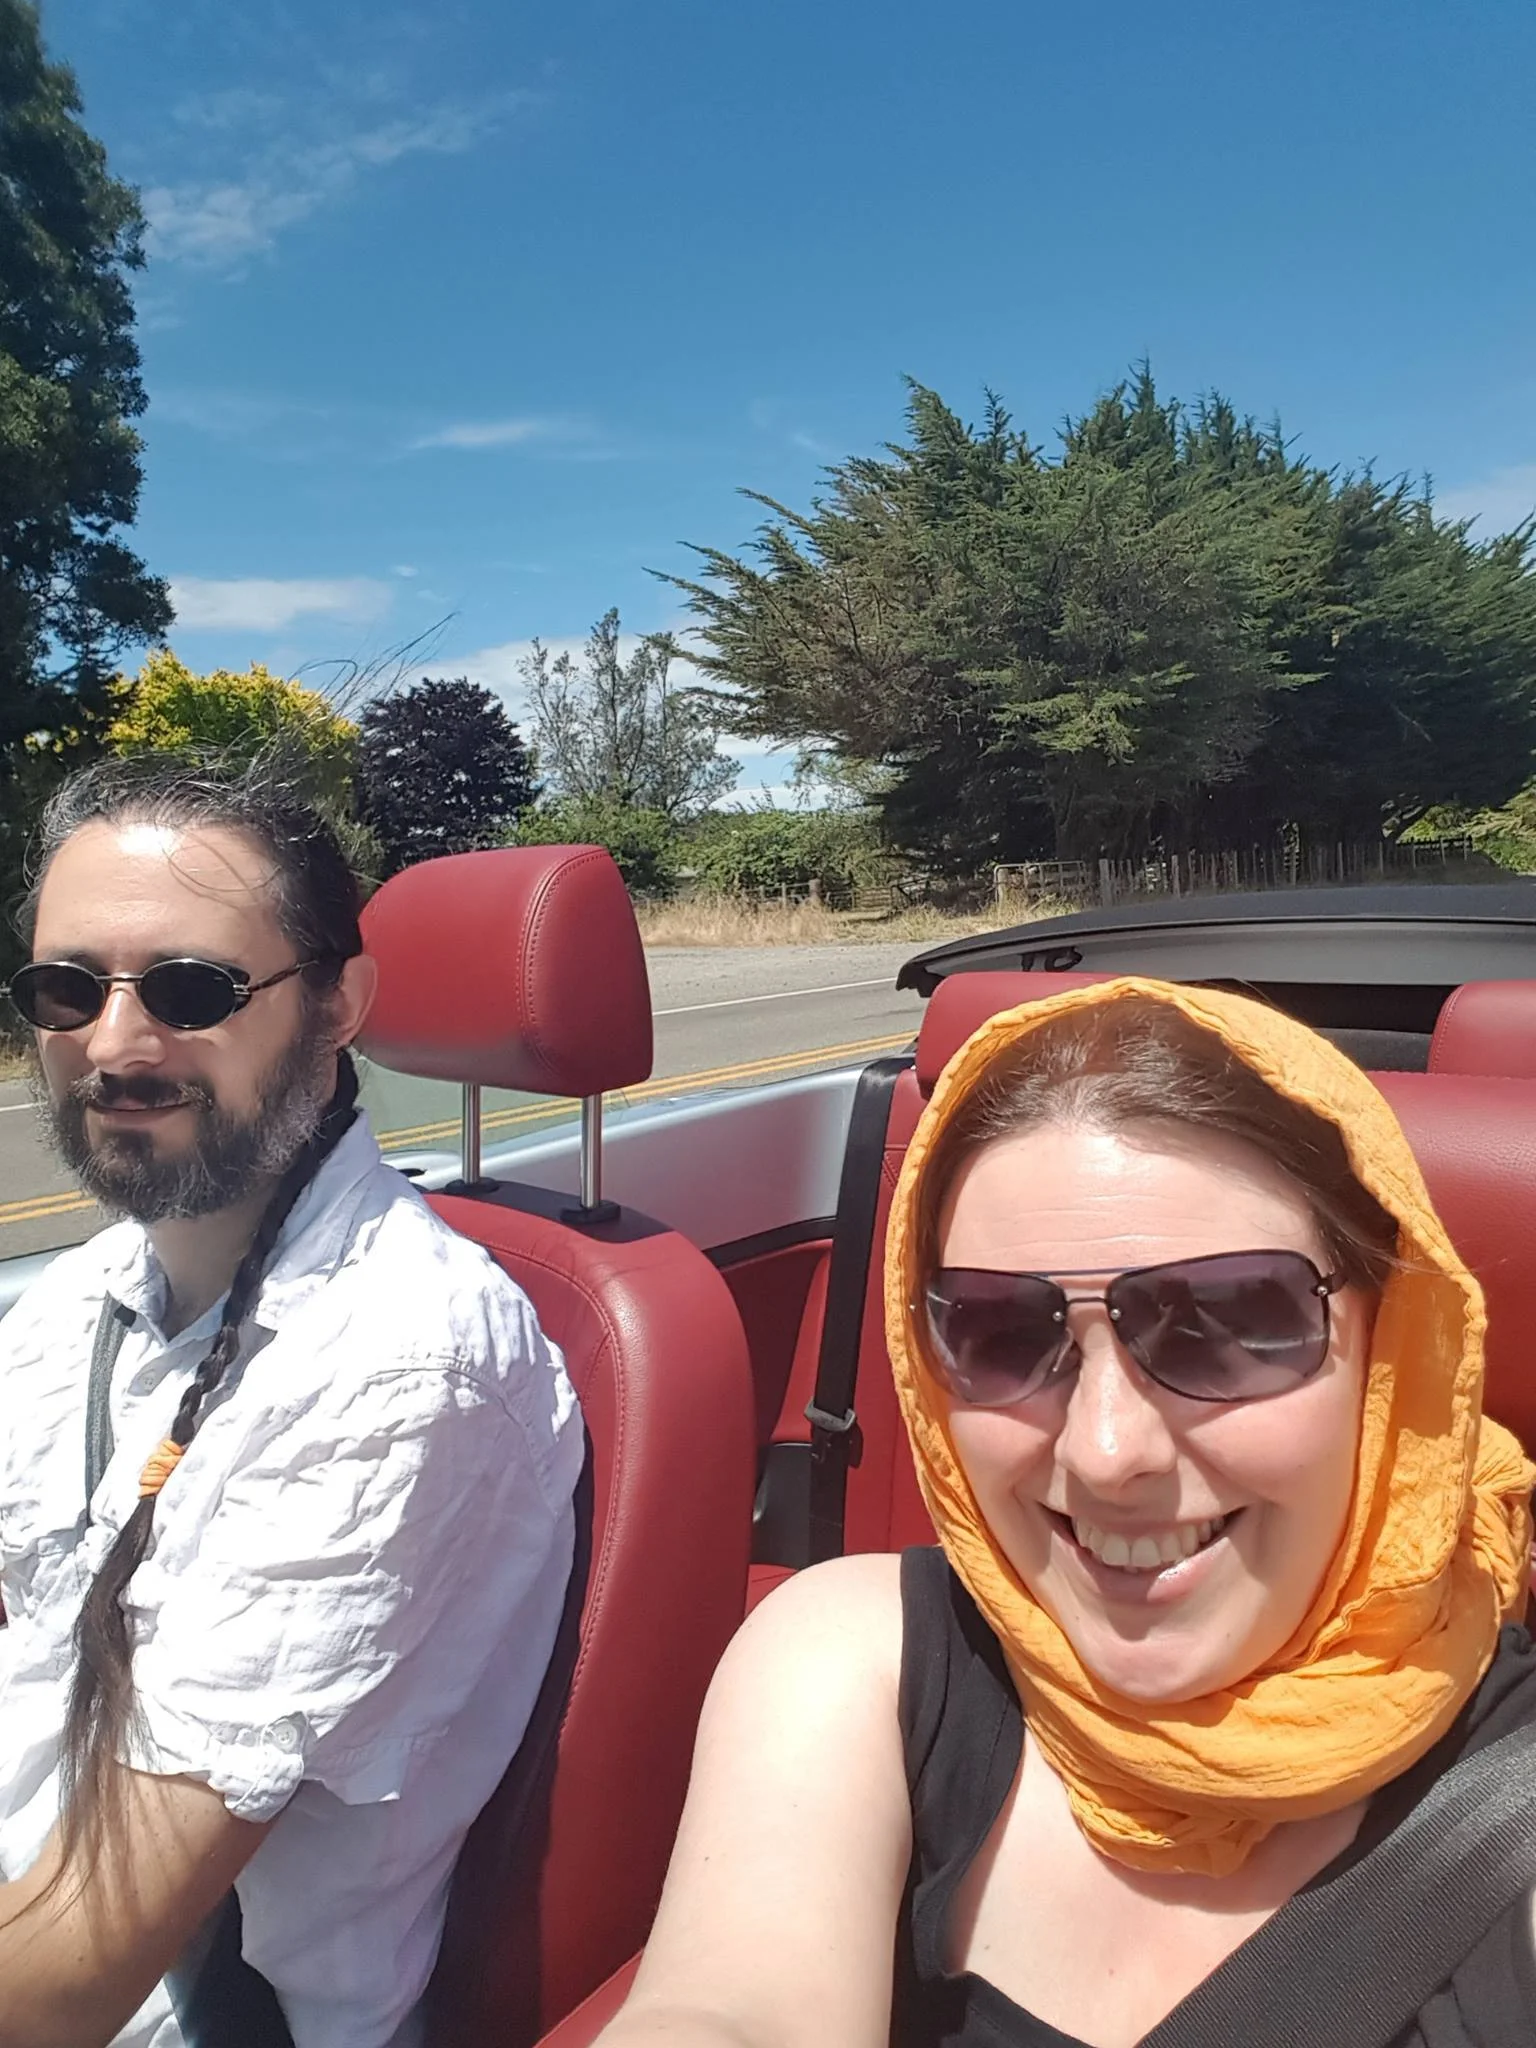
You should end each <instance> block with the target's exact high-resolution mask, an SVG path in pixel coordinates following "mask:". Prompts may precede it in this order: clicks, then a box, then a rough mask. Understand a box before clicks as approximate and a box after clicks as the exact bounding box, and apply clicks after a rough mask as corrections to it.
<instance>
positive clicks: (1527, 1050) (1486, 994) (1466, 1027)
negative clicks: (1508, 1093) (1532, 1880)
mask: <svg viewBox="0 0 1536 2048" xmlns="http://www.w3.org/2000/svg"><path fill="white" fill-rule="evenodd" d="M1429 1071H1430V1072H1431V1073H1432V1074H1502V1075H1503V1076H1504V1077H1505V1078H1506V1079H1507V1080H1519V1081H1536V981H1468V982H1464V983H1463V984H1462V986H1461V987H1460V988H1455V989H1452V990H1451V993H1450V994H1449V995H1448V996H1447V997H1446V999H1445V1002H1444V1004H1443V1005H1442V1007H1441V1011H1440V1014H1439V1016H1438V1017H1437V1018H1436V1019H1435V1030H1434V1036H1433V1037H1432V1038H1431V1039H1430V1041H1429Z"/></svg>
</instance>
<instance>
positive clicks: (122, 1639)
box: [0, 760, 582, 2048]
mask: <svg viewBox="0 0 1536 2048" xmlns="http://www.w3.org/2000/svg"><path fill="white" fill-rule="evenodd" d="M27 916H28V919H29V921H30V927H31V928H30V933H29V936H30V942H31V954H32V958H31V962H30V964H29V965H27V966H25V967H23V968H21V969H20V970H19V971H18V972H17V974H16V975H15V976H14V978H13V980H12V982H11V984H10V987H9V991H8V992H9V995H10V998H11V1000H12V1002H13V1003H14V1004H15V1006H16V1008H17V1009H18V1010H19V1011H20V1012H21V1014H22V1015H23V1017H25V1019H26V1020H27V1022H28V1023H29V1024H30V1025H31V1026H32V1027H33V1032H34V1040H35V1047H36V1067H37V1084H38V1092H39V1097H40V1102H41V1105H42V1107H43V1111H44V1114H45V1116H46V1118H47V1121H48V1124H49V1127H50V1129H51V1132H52V1135H53V1138H54V1140H55V1143H56V1145H57V1147H58V1150H59V1151H60V1153H61V1154H62V1156H63V1157H64V1158H65V1159H66V1160H67V1161H68V1163H69V1164H70V1166H71V1167H72V1168H73V1169H74V1171H75V1172H76V1173H77V1175H78V1176H79V1178H80V1180H81V1182H82V1184H83V1185H84V1186H85V1187H86V1188H87V1189H88V1190H89V1191H90V1192H91V1193H92V1194H93V1195H95V1196H96V1198H97V1199H98V1200H99V1201H101V1202H102V1203H104V1204H105V1205H106V1206H107V1207H108V1208H109V1209H112V1210H115V1211H117V1212H119V1213H120V1214H121V1217H122V1219H123V1220H122V1221H120V1222H119V1223H117V1224H116V1225H114V1226H113V1227H112V1228H110V1229H107V1230H105V1231H103V1232H102V1233H101V1234H100V1235H99V1236H97V1237H95V1238H93V1239H92V1240H90V1241H89V1242H88V1243H87V1244H85V1245H82V1246H80V1247H79V1248H78V1249H76V1250H74V1251H71V1252H67V1253H64V1254H63V1255H61V1256H60V1257H59V1258H57V1259H56V1260H54V1261H53V1262H52V1263H51V1264H50V1265H49V1267H48V1268H47V1269H46V1270H45V1272H44V1274H43V1276H42V1278H41V1279H40V1280H38V1281H37V1282H36V1283H35V1285H34V1286H33V1287H32V1289H31V1290H30V1291H29V1292H28V1293H27V1294H26V1295H25V1296H24V1297H23V1298H22V1300H21V1301H20V1302H19V1303H18V1304H17V1306H16V1307H15V1308H14V1309H13V1310H12V1311H11V1313H10V1314H9V1315H8V1316H6V1317H5V1319H4V1321H3V1322H0V1591H3V1597H4V1604H5V1609H6V1614H7V1616H8V1619H9V1626H8V1627H7V1628H6V1629H5V1630H4V1631H3V1632H0V2048H12V2044H25V2048H54V2044H56V2048H89V2044H104V2043H107V2042H109V2041H115V2042H117V2043H119V2044H125V2048H126V2044H131V2048H183V2044H184V2048H207V2044H216V2043H222V2042H224V2041H226V2040H229V2039H231V2038H237V2039H238V2040H239V2041H240V2042H241V2043H242V2044H245V2043H251V2044H255V2043H258V2042H259V2043H261V2044H263V2048H265V2044H266V2043H268V2042H272V2043H277V2044H282V2043H286V2042H290V2041H291V2042H292V2043H294V2044H296V2048H340V2044H342V2043H345V2044H347V2048H370V2044H378V2048H384V2044H392V2048H403V2044H405V2043H407V2042H411V2043H415V2042H416V2041H418V2040H419V2039H420V2038H421V2036H420V2024H421V2022H420V2001H421V1997H422V1993H423V1990H424V1987H425V1985H426V1982H427V1979H428V1976H429V1975H430V1972H431V1968H432V1964H433V1961H434V1959H435V1955H436V1950H437V1945H438V1941H439V1938H440V1935H441V1931H442V1921H443V1912H444V1906H445V1901H446V1894H447V1886H448V1880H449V1877H450V1874H451V1872H452V1868H453V1863H454V1859H455V1857H456V1855H457V1852H458V1848H459V1845H460V1843H461V1842H462V1839H463V1837H464V1834H465V1832H466V1831H467V1829H468V1827H469V1824H470V1822H471V1821H472V1819H473V1818H474V1816H475V1814H476V1812H478V1810H479V1808H480V1807H481V1806H482V1805H483V1804H484V1802H485V1800H486V1799H487V1798H488V1797H489V1795H490V1793H491V1791H492V1790H493V1788H494V1786H495V1784H496V1781H497V1779H498V1778H499V1776H500V1774H501V1772H502V1771H503V1769H504V1768H505V1766H506V1764H507V1762H508V1760H509V1759H510V1757H511V1756H512V1753H513V1751H514V1750H515V1748H516V1746H517V1743H518V1741H519V1739H520V1737H521V1734H522V1731H523V1727H524V1725H525V1723H526V1720H527V1716H528V1713H529V1711H530V1708H531V1706H532V1703H533V1700H534V1696H535V1694H536V1692H537V1690H538V1686H539V1682H540V1679H541V1677H542V1674H543V1670H544V1666H545V1664H546V1662H547V1660H548V1656H549V1652H550V1649H551V1647H552V1645H553V1641H554V1637H555V1631H556V1627H557V1623H558V1620H559V1615H560V1610H561V1605H562V1600H563V1595H564V1589H565V1584H566V1580H567V1578H568V1575H569V1569H570V1559H571V1549H572V1511H571V1495H572V1492H573V1489H574V1486H575V1482H576V1478H577V1473H578V1469H579V1466H580V1462H581V1455H582V1450H581V1426H580V1421H579V1417H578V1416H577V1414H576V1410H575V1403H574V1399H573V1396H572V1393H571V1389H570V1386H569V1383H568V1381H567V1379H566V1377H565V1373H564V1369H563V1366H562V1363H561V1360H560V1357H559V1354H558V1352H557V1351H556V1350H555V1349H554V1348H553V1347H552V1346H551V1345H550V1344H549V1343H548V1342H547V1341H546V1340H545V1339H544V1337H543V1336H542V1334H541V1333H540V1331H539V1328H538V1325H537V1323H536V1321H535V1319H534V1315H533V1312H532V1309H531V1308H530V1306H529V1304H528V1302H527V1300H526V1299H525V1297H524V1296H523V1295H522V1294H521V1293H520V1291H519V1290H518V1289H517V1288H516V1287H515V1286H514V1285H513V1283H512V1282H511V1281H510V1280H509V1279H508V1278H507V1277H506V1276H505V1275H504V1274H502V1273H501V1272H500V1271H499V1270H498V1269H497V1268H496V1267H495V1266H494V1264H493V1263H492V1262H491V1261H490V1260H489V1259H488V1258H487V1257H486V1256H485V1255H484V1254H483V1253H482V1252H481V1251H480V1250H479V1249H478V1248H477V1247H475V1246H473V1245H471V1244H469V1243H468V1242H466V1241H465V1240H464V1239H461V1238H459V1237H456V1236H455V1235H454V1234H453V1233H452V1232H450V1231H449V1230H448V1229H447V1228H446V1226H444V1225H443V1224H441V1223H440V1222H439V1221H438V1220H437V1219H436V1218H435V1217H434V1216H433V1214H432V1212H431V1211H430V1210H429V1209H428V1208H427V1206H426V1204H425V1203H424V1202H423V1201H422V1200H421V1198H420V1196H419V1195H418V1194H417V1193H416V1192H415V1190H413V1189H412V1188H411V1186H410V1185H409V1183H408V1182H407V1181H405V1180H403V1179H402V1178H401V1177H400V1176H399V1175H397V1174H396V1173H395V1172H394V1171H393V1169H391V1168H390V1167H388V1166H386V1165H385V1164H384V1163H383V1161H382V1159H381V1158H380V1155H379V1150H378V1147H377V1144H376V1143H375V1141H374V1139H373V1137H372V1135H371V1133H370V1131H369V1129H368V1125H367V1120H366V1118H365V1117H364V1116H363V1115H362V1114H361V1113H360V1112H359V1111H358V1109H357V1107H356V1095H357V1083H356V1077H355V1074H354V1072H353V1067H352V1061H351V1058H350V1056H349V1054H348V1052H347V1050H346V1048H347V1046H348V1045H349V1044H350V1043H351V1041H352V1040H353V1039H354V1037H355V1036H356V1034H357V1032H358V1031H359V1030H360V1028H361V1026H362V1022H363V1018H364V1016H365V1014H366V1011H367V1008H368V1003H369V1000H370V997H371V994H372V990H373V983H374V970H373V963H372V962H371V961H370V960H369V959H368V958H367V956H366V955H365V954H364V953H363V951H362V941H361V935H360V933H359V929H358V897H357V890H356V885H355V883H354V880H353V877H352V875H351V873H350V871H349V870H348V867H347V864H346V862H345V860H344V858H343V856H342V854H341V851H340V849H339V847H338V845H337V842H336V840H335V837H334V835H333V834H332V833H331V831H330V830H329V828H328V827H327V826H326V825H325V824H324V823H323V822H322V820H321V819H320V818H319V817H318V816H317V815H316V814H315V813H314V811H313V810H311V809H309V808H308V807H306V806H305V805H303V804H301V803H299V802H297V801H295V800H294V799H293V798H292V797H291V796H290V795H288V794H286V793H285V791H284V789H283V787H282V786H281V783H280V781H276V780H274V778H273V777H272V776H271V774H270V773H266V772H263V771H261V770H256V771H252V772H251V773H249V774H247V775H246V776H244V777H243V778H239V779H233V780H231V779H225V780H220V779H217V778H204V777H199V776H195V775H192V774H190V773H189V772H188V771H186V770H185V769H184V768H179V767H176V766H174V765H167V764H164V763H160V762H156V761H153V760H150V761H147V762H139V763H121V762H117V763H107V764H104V765H102V766H99V767H96V768H93V769H89V770H87V771H85V773H84V774H83V775H81V776H79V777H77V778H76V779H75V780H74V781H73V782H71V783H70V784H69V785H67V786H66V788H65V789H64V790H63V791H62V792H61V794H60V795H59V796H58V797H57V798H56V799H55V801H54V803H53V804H52V805H51V806H50V809H49V811H48V814H47V816H46V818H45V820H44V824H43V832H42V847H41V860H40V864H39V870H38V879H37V882H36V884H35V886H34V888H33V891H32V894H31V897H30V899H29V903H28V906H27ZM235 2019H238V2023H239V2028H240V2031H239V2032H238V2034H236V2035H234V2036H231V2035H230V2034H229V2033H228V2032H227V2031H226V2029H227V2027H228V2026H229V2025H231V2024H233V2023H234V2020H235Z"/></svg>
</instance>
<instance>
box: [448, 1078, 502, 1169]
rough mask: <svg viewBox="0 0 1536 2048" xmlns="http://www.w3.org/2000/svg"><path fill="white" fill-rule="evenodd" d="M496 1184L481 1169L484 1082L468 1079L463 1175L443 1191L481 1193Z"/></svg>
mask: <svg viewBox="0 0 1536 2048" xmlns="http://www.w3.org/2000/svg"><path fill="white" fill-rule="evenodd" d="M495 1185H496V1183H495V1182H494V1181H490V1180H486V1179H485V1178H484V1176H483V1175H482V1174H481V1172H480V1083H479V1082H478V1081H466V1082H465V1083H464V1086H463V1096H462V1104H461V1107H460V1110H459V1177H458V1179H457V1180H456V1181H454V1182H452V1183H451V1184H450V1185H449V1186H448V1187H446V1188H445V1189H444V1190H443V1192H444V1194H451V1195H477V1194H483V1193H484V1192H485V1190H486V1189H487V1188H492V1187H494V1186H495Z"/></svg>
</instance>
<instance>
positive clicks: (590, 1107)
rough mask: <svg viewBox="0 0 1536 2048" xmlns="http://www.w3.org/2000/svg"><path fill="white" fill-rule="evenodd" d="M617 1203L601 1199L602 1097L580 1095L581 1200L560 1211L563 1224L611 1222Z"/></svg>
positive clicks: (614, 1215)
mask: <svg viewBox="0 0 1536 2048" xmlns="http://www.w3.org/2000/svg"><path fill="white" fill-rule="evenodd" d="M618 1213H619V1205H618V1203H617V1202H605V1201H604V1200H603V1098H602V1096H601V1095H583V1097H582V1098H581V1202H580V1205H579V1206H578V1207H577V1208H574V1209H563V1210H562V1211H561V1212H560V1215H561V1221H562V1222H564V1223H611V1222H612V1221H613V1220H614V1218H615V1217H616V1216H617V1215H618Z"/></svg>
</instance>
